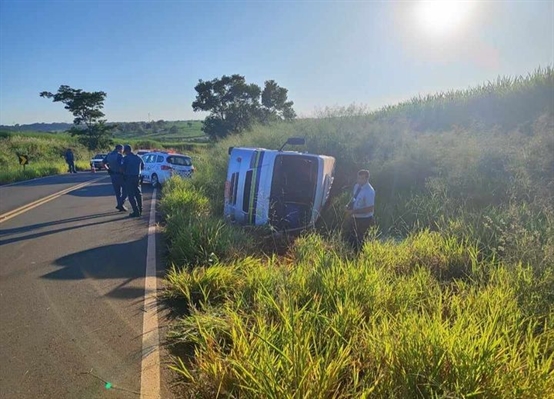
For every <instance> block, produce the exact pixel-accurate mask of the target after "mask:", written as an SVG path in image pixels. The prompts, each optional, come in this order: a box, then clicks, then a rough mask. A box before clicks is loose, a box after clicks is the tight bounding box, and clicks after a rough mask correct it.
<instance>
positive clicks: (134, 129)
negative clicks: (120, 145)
mask: <svg viewBox="0 0 554 399" xmlns="http://www.w3.org/2000/svg"><path fill="white" fill-rule="evenodd" d="M115 137H116V138H121V139H140V140H142V139H148V140H156V141H160V142H178V143H183V142H190V141H193V142H194V141H207V136H206V135H205V134H204V132H202V122H201V121H175V122H163V123H160V122H152V123H129V124H125V125H122V129H121V130H119V131H117V132H116V133H115Z"/></svg>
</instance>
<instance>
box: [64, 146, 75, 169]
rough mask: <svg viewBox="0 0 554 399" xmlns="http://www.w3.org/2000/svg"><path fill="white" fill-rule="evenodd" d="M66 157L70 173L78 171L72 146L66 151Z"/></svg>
mask: <svg viewBox="0 0 554 399" xmlns="http://www.w3.org/2000/svg"><path fill="white" fill-rule="evenodd" d="M64 158H65V162H66V163H67V166H68V168H69V173H77V171H76V170H75V155H73V150H72V149H71V148H68V149H67V150H66V151H65V154H64Z"/></svg>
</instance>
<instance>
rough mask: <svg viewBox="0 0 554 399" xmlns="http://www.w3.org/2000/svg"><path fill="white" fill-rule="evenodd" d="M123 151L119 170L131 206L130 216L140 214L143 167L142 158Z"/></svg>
mask: <svg viewBox="0 0 554 399" xmlns="http://www.w3.org/2000/svg"><path fill="white" fill-rule="evenodd" d="M125 147H126V148H125V150H126V151H125V153H126V154H127V155H126V156H125V158H123V164H122V168H121V170H122V171H123V179H124V181H125V187H126V189H127V195H128V197H129V203H130V204H131V206H132V207H133V213H131V215H130V216H140V215H142V192H141V191H140V171H141V170H142V169H143V168H144V162H142V158H141V157H139V156H138V155H136V154H133V153H132V152H131V151H130V150H127V146H125Z"/></svg>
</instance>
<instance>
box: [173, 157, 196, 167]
mask: <svg viewBox="0 0 554 399" xmlns="http://www.w3.org/2000/svg"><path fill="white" fill-rule="evenodd" d="M167 162H168V163H170V164H172V165H179V166H191V165H192V162H191V160H190V158H189V157H182V156H177V155H172V156H170V157H167Z"/></svg>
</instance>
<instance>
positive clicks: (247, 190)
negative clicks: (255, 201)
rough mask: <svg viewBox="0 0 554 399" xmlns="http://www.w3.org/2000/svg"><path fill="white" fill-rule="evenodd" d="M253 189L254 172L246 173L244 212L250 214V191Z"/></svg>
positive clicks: (243, 198)
mask: <svg viewBox="0 0 554 399" xmlns="http://www.w3.org/2000/svg"><path fill="white" fill-rule="evenodd" d="M251 188H252V171H251V170H249V171H248V172H246V179H245V181H244V193H243V194H242V210H243V211H244V212H248V207H249V205H250V189H251Z"/></svg>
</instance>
